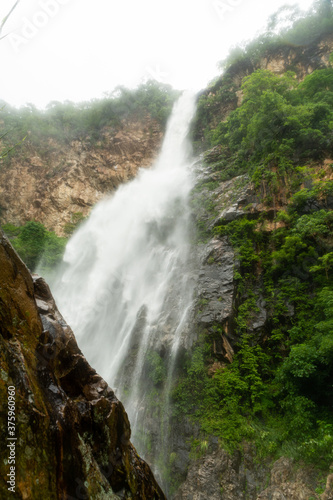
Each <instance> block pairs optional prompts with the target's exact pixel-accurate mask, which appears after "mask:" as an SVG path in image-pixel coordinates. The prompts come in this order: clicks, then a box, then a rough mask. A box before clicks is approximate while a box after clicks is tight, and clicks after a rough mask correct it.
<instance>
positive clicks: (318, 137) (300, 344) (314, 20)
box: [173, 1, 333, 468]
mask: <svg viewBox="0 0 333 500" xmlns="http://www.w3.org/2000/svg"><path fill="white" fill-rule="evenodd" d="M276 19H277V18H276V17H275V21H276ZM273 21H274V20H273ZM310 28H311V30H310ZM312 28H313V30H312ZM309 30H310V31H309ZM332 31H333V20H332V6H331V2H326V1H322V2H317V3H316V4H315V9H314V11H313V14H312V16H309V17H307V18H301V19H297V20H296V21H295V23H294V24H292V26H291V29H289V30H287V29H284V30H283V31H282V32H280V34H279V35H277V34H276V35H275V34H272V33H268V34H266V35H264V36H262V37H261V38H259V40H255V41H254V42H251V44H250V45H249V46H247V47H245V48H244V49H239V51H238V52H237V58H236V59H237V60H236V59H235V57H234V56H235V53H233V54H232V57H231V59H229V60H228V61H227V63H226V65H225V66H226V67H229V66H230V67H232V65H233V64H234V65H238V64H239V61H240V60H241V59H242V60H243V59H244V60H245V59H246V58H248V57H254V56H256V57H257V56H258V57H260V55H262V54H263V53H264V52H265V51H269V50H270V49H271V47H272V45H274V44H275V45H276V44H278V43H279V44H282V43H286V40H287V41H288V43H294V42H295V40H296V39H298V40H301V39H302V36H305V34H306V33H310V34H311V33H312V34H313V38H316V37H317V39H318V38H320V37H321V36H322V35H323V34H325V33H326V34H327V33H328V32H329V33H332ZM315 34H316V37H315ZM259 49H260V50H259ZM330 62H331V66H330V67H327V68H326V69H324V68H323V69H318V70H316V71H314V72H313V73H312V74H309V75H308V76H307V77H306V78H305V79H304V80H303V81H298V80H297V78H296V75H295V73H294V72H292V71H288V72H287V73H286V74H284V75H283V76H277V75H275V74H273V73H271V72H270V71H268V70H262V69H258V70H256V71H254V72H253V73H252V74H251V75H249V76H247V77H245V78H244V79H243V83H242V87H241V90H242V94H243V99H242V103H241V105H240V106H239V107H237V108H236V109H234V110H233V111H231V112H230V113H229V115H228V118H227V119H225V120H223V121H220V122H219V121H218V120H216V113H217V110H218V109H219V108H221V106H223V105H225V103H226V102H231V103H235V102H237V99H236V94H235V92H236V90H237V88H236V85H235V84H234V82H233V81H232V78H231V77H230V72H229V73H228V71H227V72H226V75H225V77H222V78H220V79H218V80H217V81H216V82H214V84H213V85H212V87H211V88H210V89H209V92H208V91H206V92H205V93H204V94H203V95H202V96H201V97H200V99H199V103H198V112H197V119H196V122H195V123H194V127H193V134H194V139H195V140H196V146H197V148H200V149H201V150H202V149H205V148H208V151H207V152H206V153H205V154H204V157H205V163H206V166H207V168H208V169H209V171H210V172H211V175H210V177H209V178H208V179H206V180H202V181H201V186H200V187H199V190H200V189H201V190H202V192H203V193H204V197H205V198H207V193H210V194H209V203H206V219H205V220H203V221H201V220H198V221H197V222H198V229H199V234H200V239H201V241H207V240H208V239H209V238H211V237H213V236H215V237H217V238H223V237H225V236H227V237H228V239H229V241H230V242H231V244H232V246H233V247H234V250H235V252H236V262H235V264H236V263H237V265H235V271H234V281H235V286H236V302H235V304H234V331H235V334H236V335H237V338H238V343H237V345H236V346H235V358H234V361H233V362H232V364H226V365H224V366H223V367H221V368H219V369H217V370H215V371H214V373H213V375H211V374H209V373H210V370H209V368H210V367H211V366H213V365H214V363H217V362H218V361H221V359H220V358H219V357H216V355H214V352H213V347H212V345H213V341H214V335H215V336H216V338H218V336H219V335H220V334H221V333H225V332H223V328H222V325H220V324H218V323H217V324H216V325H213V327H212V328H211V329H210V332H207V331H206V330H204V329H203V330H202V331H201V334H200V340H199V341H198V343H197V345H196V347H195V348H194V350H193V353H192V355H190V356H188V357H187V360H186V368H185V369H184V370H183V373H182V375H181V378H180V381H179V383H178V384H177V386H176V387H175V390H174V394H173V397H174V403H175V408H176V413H175V414H176V415H177V417H181V416H187V417H189V418H191V419H194V420H195V421H196V422H199V423H200V425H201V432H202V439H201V441H200V440H197V441H196V442H195V443H194V444H195V447H197V451H198V453H199V454H200V453H204V452H205V451H206V449H207V446H208V437H209V436H210V435H212V434H213V435H215V436H218V437H219V438H220V440H221V442H222V444H223V446H224V447H225V448H227V449H229V450H230V451H231V450H235V449H236V448H240V449H241V448H242V443H243V442H244V441H246V440H250V441H252V442H255V444H256V450H257V453H258V456H259V457H263V456H266V457H267V456H271V457H278V456H281V455H287V456H291V457H294V458H296V459H298V460H299V459H301V460H305V461H309V462H311V463H314V464H316V465H317V466H319V467H323V468H327V467H328V466H329V465H330V464H331V463H332V460H333V417H332V404H333V385H332V384H333V336H332V332H333V277H332V269H333V239H332V234H333V232H332V231H333V213H332V207H333V67H332V65H333V64H332V63H333V57H332V55H331V57H330ZM243 174H247V175H248V176H249V179H250V181H251V182H252V185H253V186H254V188H255V191H256V194H257V196H258V197H259V198H260V201H261V203H262V204H263V209H262V210H261V212H260V214H257V216H253V215H252V214H251V216H246V215H244V216H243V217H241V218H238V219H236V220H234V221H232V222H229V223H228V222H227V221H223V220H220V221H219V223H218V224H215V227H212V225H211V224H208V223H207V218H208V220H210V221H212V220H214V219H215V218H216V215H217V214H216V212H215V211H214V208H215V203H214V199H215V197H216V194H215V191H214V190H215V189H216V187H217V186H218V185H219V183H220V182H222V181H226V180H228V179H231V178H233V177H235V176H238V175H243ZM197 189H198V188H197ZM258 297H262V298H263V299H264V304H265V309H266V312H267V320H266V322H265V326H264V331H262V332H261V334H260V336H258V334H255V333H253V332H251V331H250V330H249V324H250V323H251V320H253V318H254V317H255V315H256V314H258V313H259V307H258Z"/></svg>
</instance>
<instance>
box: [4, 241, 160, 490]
mask: <svg viewBox="0 0 333 500" xmlns="http://www.w3.org/2000/svg"><path fill="white" fill-rule="evenodd" d="M0 325H1V326H0V363H1V373H0V375H1V377H0V393H1V402H2V409H1V412H0V419H1V420H0V422H1V429H2V434H3V439H2V443H1V458H2V461H1V465H0V470H1V478H0V497H1V498H9V493H10V498H13V499H31V498H34V499H37V500H38V499H45V498H48V499H50V500H51V499H61V500H63V499H66V500H73V499H89V498H94V499H100V500H102V499H120V498H121V499H126V498H131V499H147V500H151V499H164V498H165V496H164V493H163V492H162V490H161V488H160V487H159V485H158V484H157V482H156V480H155V478H154V476H153V473H152V472H151V470H150V468H149V466H148V465H147V464H146V463H145V462H144V461H143V460H142V459H141V458H140V457H139V456H138V454H137V452H136V450H135V448H134V447H133V445H132V444H131V442H130V435H131V429H130V424H129V421H128V417H127V414H126V412H125V410H124V407H123V405H122V403H121V402H120V401H119V400H118V399H117V398H116V396H115V395H114V392H113V391H112V389H111V388H110V387H109V386H108V385H107V383H106V382H105V381H104V380H103V379H102V378H101V377H100V376H99V375H98V374H97V373H96V371H95V370H94V369H93V368H92V367H91V366H90V365H89V364H88V362H87V361H86V359H85V358H84V356H83V354H82V353H81V351H80V349H79V348H78V346H77V343H76V340H75V337H74V334H73V332H72V330H71V328H70V327H69V326H68V325H67V324H66V322H65V320H64V319H63V318H62V316H61V314H60V312H59V311H58V309H57V306H56V304H55V302H54V299H53V297H52V295H51V292H50V289H49V287H48V285H47V284H46V283H45V281H44V280H43V279H42V278H41V277H39V276H37V275H34V276H33V277H31V275H30V273H29V271H28V269H27V268H26V266H25V265H24V264H23V262H22V261H21V260H20V258H19V257H18V256H17V254H16V253H15V251H14V250H13V248H12V247H11V245H10V243H9V241H8V240H7V239H6V238H5V237H4V236H3V235H2V234H1V235H0ZM9 387H10V388H13V387H14V388H15V390H14V393H15V428H14V431H12V432H14V435H15V437H16V438H17V439H16V440H15V441H12V442H15V450H13V453H12V455H11V456H10V455H9V448H8V447H7V441H6V438H7V437H9V435H8V430H7V425H8V424H7V417H8V402H7V401H8V394H9V393H8V388H9ZM13 448H14V447H13ZM10 460H13V462H12V463H13V465H12V467H15V469H12V471H14V472H15V478H14V479H15V480H14V482H15V487H14V491H11V492H9V491H8V487H9V485H8V484H7V482H6V477H7V474H8V473H9V472H10V469H9V467H10V463H9V461H10ZM13 477H14V476H13Z"/></svg>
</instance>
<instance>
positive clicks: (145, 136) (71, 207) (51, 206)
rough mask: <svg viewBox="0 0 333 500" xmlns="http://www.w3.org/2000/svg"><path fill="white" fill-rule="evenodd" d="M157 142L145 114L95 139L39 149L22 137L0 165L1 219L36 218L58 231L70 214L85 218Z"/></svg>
mask: <svg viewBox="0 0 333 500" xmlns="http://www.w3.org/2000/svg"><path fill="white" fill-rule="evenodd" d="M161 140H162V128H161V125H160V124H158V122H157V121H155V120H153V119H152V118H150V117H149V116H147V117H146V119H144V120H142V119H141V120H135V119H132V120H130V119H127V120H124V121H123V122H122V125H121V127H119V126H118V128H117V130H112V128H110V127H109V128H107V127H106V128H104V129H103V130H102V132H101V137H100V139H99V140H98V141H95V142H92V141H91V140H90V138H89V137H86V138H83V139H81V140H79V139H78V140H75V141H72V142H71V143H70V144H64V143H58V142H57V141H56V140H54V139H51V138H50V139H48V140H47V141H46V142H45V143H43V144H41V145H40V146H39V147H36V146H33V145H32V144H31V143H30V141H29V132H28V136H27V138H26V140H25V141H24V143H22V145H21V146H20V148H18V149H17V151H16V152H15V154H14V155H13V156H12V157H11V161H10V163H9V162H7V163H6V164H5V165H3V166H2V167H1V169H0V206H1V221H2V223H6V222H10V223H12V224H15V225H22V224H24V223H25V222H27V221H29V220H36V221H38V222H42V223H43V224H44V225H45V226H46V227H47V229H49V230H53V231H55V232H56V234H58V235H63V234H64V226H65V225H66V223H67V224H68V223H71V222H73V219H72V217H73V214H78V213H80V215H81V216H87V215H88V214H89V212H90V209H91V207H92V206H93V205H95V204H96V203H97V201H99V200H100V199H101V198H102V197H103V195H105V194H106V193H109V192H112V191H113V190H114V189H116V188H117V186H119V184H121V183H123V182H126V181H127V180H129V179H132V178H133V177H134V176H135V175H136V173H137V171H138V169H139V168H145V167H148V166H150V165H151V164H152V162H153V161H154V158H155V156H156V155H157V153H158V150H159V147H160V144H161Z"/></svg>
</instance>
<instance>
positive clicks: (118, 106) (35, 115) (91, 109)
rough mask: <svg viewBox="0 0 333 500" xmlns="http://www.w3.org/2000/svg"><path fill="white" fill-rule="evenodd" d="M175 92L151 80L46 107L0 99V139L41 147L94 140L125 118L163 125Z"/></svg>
mask: <svg viewBox="0 0 333 500" xmlns="http://www.w3.org/2000/svg"><path fill="white" fill-rule="evenodd" d="M178 95H179V92H177V91H175V90H173V89H172V88H171V86H170V85H167V84H162V83H159V82H156V81H153V80H150V81H148V82H146V83H143V84H141V85H140V86H139V87H137V88H136V89H128V88H126V87H118V88H116V89H115V90H113V91H112V92H110V93H109V94H108V95H106V96H105V98H104V99H93V100H91V101H87V102H81V103H74V102H71V101H65V102H58V101H53V102H50V103H49V104H48V106H47V107H46V109H45V110H40V109H38V108H37V107H36V106H35V105H33V104H29V105H27V106H24V107H21V108H19V109H17V108H14V107H12V106H10V105H9V104H7V103H5V102H1V101H0V106H1V114H0V119H1V122H0V124H1V129H2V131H3V132H2V137H1V141H2V144H3V147H4V148H5V147H7V148H11V147H13V145H15V144H17V145H20V144H22V147H26V148H27V147H28V145H27V143H30V144H31V145H33V146H35V147H39V148H42V147H46V144H47V141H48V140H49V139H53V140H55V141H57V142H59V143H60V144H62V143H63V144H70V142H71V141H73V140H83V139H85V140H86V139H90V140H91V141H92V142H94V141H96V140H98V139H100V138H101V137H102V131H103V129H104V128H105V127H109V128H111V129H112V130H113V131H116V130H119V129H121V128H122V127H124V126H125V122H126V120H128V119H131V120H133V119H139V120H140V119H141V120H142V119H144V118H145V117H147V116H150V117H151V118H152V119H154V120H156V121H157V122H158V123H159V124H160V125H161V126H162V127H164V126H165V125H166V121H167V118H168V116H169V114H170V110H171V107H172V104H173V102H174V100H175V98H176V97H177V96H178ZM25 138H26V140H25V142H24V143H23V142H22V141H23V139H25Z"/></svg>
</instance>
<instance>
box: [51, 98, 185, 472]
mask: <svg viewBox="0 0 333 500" xmlns="http://www.w3.org/2000/svg"><path fill="white" fill-rule="evenodd" d="M194 110H195V96H194V95H193V94H191V93H188V92H185V93H183V95H182V96H181V97H180V98H179V100H178V101H177V103H176V104H175V106H174V109H173V112H172V115H171V117H170V119H169V123H168V126H167V130H166V135H165V139H164V142H163V146H162V149H161V152H160V155H159V157H158V159H157V161H156V162H155V164H154V165H153V166H152V167H151V168H150V169H145V170H143V169H142V170H141V171H140V172H139V174H138V176H137V177H136V178H135V179H134V180H133V181H131V182H129V183H127V184H124V185H122V186H121V187H119V188H118V190H117V191H116V192H115V193H113V194H112V195H110V196H108V197H106V198H105V199H104V200H103V201H101V202H100V203H98V204H97V205H96V207H95V208H94V209H93V211H92V213H91V215H90V217H89V219H88V220H87V221H86V222H85V223H84V224H83V225H82V226H81V227H80V228H79V230H78V231H77V232H76V233H75V234H74V235H73V237H72V238H71V240H70V241H69V242H68V244H67V247H66V252H65V255H64V262H63V264H62V266H61V268H60V270H59V273H58V276H57V279H56V281H55V282H54V283H53V284H51V287H52V290H53V293H54V296H55V299H56V302H57V304H58V307H59V310H60V311H61V313H62V314H63V316H64V317H65V319H66V321H67V322H68V323H69V324H70V325H71V327H72V329H73V331H74V332H75V335H76V338H77V341H78V344H79V346H80V348H81V350H82V352H83V353H84V355H85V356H86V358H87V359H88V361H89V362H90V364H91V365H92V366H93V367H94V368H95V369H96V370H97V372H98V373H100V374H101V375H102V376H103V377H104V378H105V380H106V381H107V382H108V383H109V385H110V386H111V387H112V388H113V389H114V390H115V391H116V394H117V396H118V397H119V399H120V400H121V401H122V402H123V403H124V405H125V408H126V411H127V413H128V415H129V419H130V422H131V426H132V441H133V443H134V445H135V446H136V447H137V448H138V452H139V453H140V454H142V455H143V457H144V458H148V461H149V462H150V463H151V465H152V466H153V468H155V472H156V470H157V469H158V465H157V464H156V463H155V464H154V463H152V462H154V460H157V458H156V453H157V451H158V452H159V453H161V450H162V449H163V448H165V447H166V445H167V440H168V432H169V427H168V412H169V399H170V395H169V393H170V388H171V385H172V375H173V372H174V369H175V363H176V359H177V355H178V351H179V349H180V347H181V346H182V345H183V343H184V339H186V335H187V332H186V329H187V318H188V312H189V310H190V308H191V303H192V286H191V279H190V273H189V271H188V261H189V251H190V245H189V231H190V211H189V207H188V197H189V193H190V190H191V189H192V187H193V176H192V171H191V160H190V149H189V143H188V140H187V135H188V131H189V126H190V122H191V119H192V116H193V113H194ZM157 400H158V401H159V403H157ZM154 405H155V406H154ZM154 408H155V409H154ZM154 419H155V420H154ZM152 420H154V424H153V425H155V428H157V429H158V431H156V432H158V433H159V436H158V438H156V437H155V438H154V443H151V440H150V442H149V435H150V432H152V429H151V428H150V426H151V425H152ZM147 440H148V441H147ZM154 450H155V452H154ZM159 460H161V458H160V459H159Z"/></svg>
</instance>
